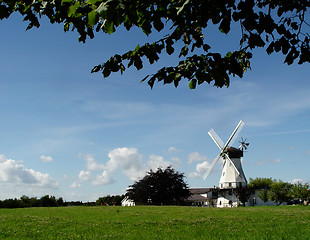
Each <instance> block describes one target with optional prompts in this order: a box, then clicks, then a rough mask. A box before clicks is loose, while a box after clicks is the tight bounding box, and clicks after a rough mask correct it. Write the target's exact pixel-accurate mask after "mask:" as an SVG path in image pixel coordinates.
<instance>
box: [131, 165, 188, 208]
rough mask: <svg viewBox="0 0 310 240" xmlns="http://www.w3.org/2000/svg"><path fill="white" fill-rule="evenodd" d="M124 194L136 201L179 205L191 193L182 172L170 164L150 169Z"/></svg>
mask: <svg viewBox="0 0 310 240" xmlns="http://www.w3.org/2000/svg"><path fill="white" fill-rule="evenodd" d="M129 187H130V188H129V189H128V190H127V193H126V195H127V196H129V198H130V199H132V200H134V201H135V202H136V203H142V204H153V205H171V204H175V205H179V204H182V203H183V202H184V200H185V199H187V198H188V197H189V196H190V195H191V194H190V191H189V189H188V186H187V184H186V183H185V182H184V174H183V173H179V172H177V171H175V170H174V169H173V168H172V167H171V166H169V167H167V168H166V169H162V168H158V169H157V171H156V172H154V171H152V170H150V171H149V172H147V174H146V175H145V176H144V177H143V178H142V179H141V180H139V181H136V182H135V183H134V184H133V185H130V186H129Z"/></svg>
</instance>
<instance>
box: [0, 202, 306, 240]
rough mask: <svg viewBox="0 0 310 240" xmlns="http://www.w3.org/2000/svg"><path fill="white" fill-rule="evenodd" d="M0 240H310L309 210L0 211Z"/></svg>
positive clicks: (145, 208) (141, 208)
mask: <svg viewBox="0 0 310 240" xmlns="http://www.w3.org/2000/svg"><path fill="white" fill-rule="evenodd" d="M0 238H1V239H268V240H270V239H290V240H291V239H310V207H305V206H280V207H246V208H243V207H240V208H232V209H218V208H201V207H200V208H198V207H175V206H174V207H172V206H163V207H154V206H136V207H112V206H110V207H106V206H97V207H85V206H81V207H58V208H57V207H55V208H53V207H50V208H24V209H0Z"/></svg>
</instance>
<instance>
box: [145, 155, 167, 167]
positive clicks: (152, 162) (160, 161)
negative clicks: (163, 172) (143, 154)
mask: <svg viewBox="0 0 310 240" xmlns="http://www.w3.org/2000/svg"><path fill="white" fill-rule="evenodd" d="M147 164H148V166H149V168H150V169H152V170H153V171H156V170H157V168H159V167H161V168H167V167H168V166H170V165H171V163H170V162H167V161H165V160H164V158H163V157H162V156H157V155H155V154H152V155H151V156H150V159H149V161H148V162H147Z"/></svg>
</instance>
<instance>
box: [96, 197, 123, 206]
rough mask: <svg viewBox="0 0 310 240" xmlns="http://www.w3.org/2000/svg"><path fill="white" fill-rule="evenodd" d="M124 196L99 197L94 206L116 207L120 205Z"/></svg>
mask: <svg viewBox="0 0 310 240" xmlns="http://www.w3.org/2000/svg"><path fill="white" fill-rule="evenodd" d="M124 197H125V196H124V195H115V196H114V195H112V196H110V195H107V196H105V197H99V198H98V199H97V200H96V205H109V206H112V205H114V206H118V205H121V201H122V200H123V199H124Z"/></svg>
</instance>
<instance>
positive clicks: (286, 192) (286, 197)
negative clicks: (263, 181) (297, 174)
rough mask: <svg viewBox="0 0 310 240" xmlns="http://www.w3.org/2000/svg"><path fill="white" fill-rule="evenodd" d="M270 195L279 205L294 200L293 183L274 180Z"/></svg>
mask: <svg viewBox="0 0 310 240" xmlns="http://www.w3.org/2000/svg"><path fill="white" fill-rule="evenodd" d="M269 197H270V199H271V200H272V201H274V202H275V203H277V204H278V205H281V204H282V203H284V202H287V203H290V201H291V200H292V184H290V183H287V182H282V181H281V180H278V181H277V180H274V181H273V183H272V184H271V188H270V195H269Z"/></svg>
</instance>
